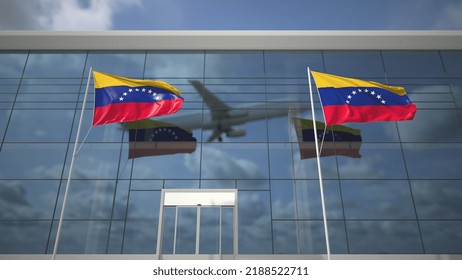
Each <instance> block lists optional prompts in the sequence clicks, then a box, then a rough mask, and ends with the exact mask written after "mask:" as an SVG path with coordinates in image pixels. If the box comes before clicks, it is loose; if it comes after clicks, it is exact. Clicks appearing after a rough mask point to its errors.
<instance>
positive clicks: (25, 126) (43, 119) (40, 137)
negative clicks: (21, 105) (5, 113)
mask: <svg viewBox="0 0 462 280" xmlns="http://www.w3.org/2000/svg"><path fill="white" fill-rule="evenodd" d="M73 118H74V111H71V110H14V111H13V114H12V115H11V120H10V125H9V126H8V131H7V134H6V139H5V141H11V142H67V141H68V140H69V133H70V127H71V124H72V119H73ZM32 120H33V121H32Z"/></svg>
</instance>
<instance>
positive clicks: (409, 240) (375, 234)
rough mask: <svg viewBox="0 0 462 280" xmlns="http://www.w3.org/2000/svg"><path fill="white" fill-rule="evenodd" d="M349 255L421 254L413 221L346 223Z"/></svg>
mask: <svg viewBox="0 0 462 280" xmlns="http://www.w3.org/2000/svg"><path fill="white" fill-rule="evenodd" d="M346 225H347V232H348V233H347V234H348V245H349V248H350V254H422V253H423V248H422V242H421V239H420V234H419V229H418V225H417V222H415V221H347V222H346Z"/></svg>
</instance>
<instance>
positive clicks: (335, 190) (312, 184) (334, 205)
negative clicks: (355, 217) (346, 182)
mask: <svg viewBox="0 0 462 280" xmlns="http://www.w3.org/2000/svg"><path fill="white" fill-rule="evenodd" d="M323 186H324V188H323V189H324V201H325V203H326V213H327V218H329V219H343V207H342V200H341V194H340V188H339V183H338V181H337V180H323ZM296 195H297V208H298V209H297V214H298V218H299V219H322V206H321V194H320V189H319V181H317V180H297V182H296Z"/></svg>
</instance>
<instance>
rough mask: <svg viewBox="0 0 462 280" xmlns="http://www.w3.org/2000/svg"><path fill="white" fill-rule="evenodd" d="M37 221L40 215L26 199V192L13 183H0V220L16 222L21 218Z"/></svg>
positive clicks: (19, 185)
mask: <svg viewBox="0 0 462 280" xmlns="http://www.w3.org/2000/svg"><path fill="white" fill-rule="evenodd" d="M25 216H27V218H30V219H34V218H35V219H38V218H39V217H40V216H41V213H40V211H39V210H38V209H36V208H35V207H34V205H32V204H31V202H30V201H29V200H28V199H27V198H26V190H25V189H24V187H23V186H22V185H21V184H20V183H19V182H15V181H3V182H1V183H0V219H1V220H17V219H20V218H21V217H25Z"/></svg>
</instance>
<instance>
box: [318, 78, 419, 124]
mask: <svg viewBox="0 0 462 280" xmlns="http://www.w3.org/2000/svg"><path fill="white" fill-rule="evenodd" d="M311 74H312V75H313V78H314V81H315V82H316V87H317V88H318V91H319V96H320V98H321V103H322V107H323V111H324V116H325V118H326V124H327V125H328V126H329V125H334V124H341V123H345V122H375V121H402V120H412V119H413V118H414V115H415V113H416V110H417V108H416V106H415V105H414V104H412V102H411V101H410V100H409V98H408V97H407V95H406V91H405V90H404V88H402V87H394V86H386V85H382V84H379V83H376V82H369V81H362V80H358V79H351V78H345V77H340V76H334V75H329V74H325V73H318V72H314V71H311Z"/></svg>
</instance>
